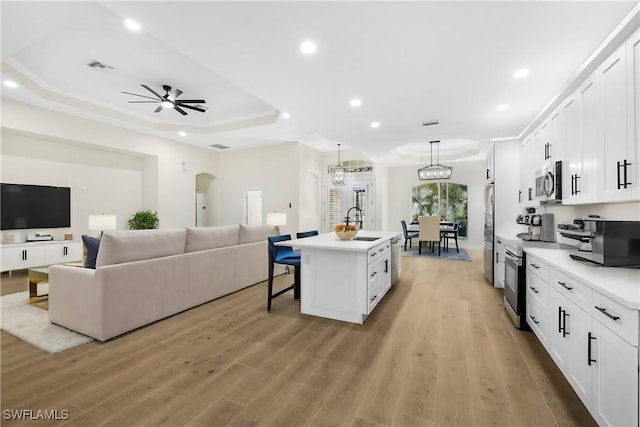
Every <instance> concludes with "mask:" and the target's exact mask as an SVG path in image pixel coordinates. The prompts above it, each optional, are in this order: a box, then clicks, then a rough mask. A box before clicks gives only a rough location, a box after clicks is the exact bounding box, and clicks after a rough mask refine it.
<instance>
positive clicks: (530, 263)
mask: <svg viewBox="0 0 640 427" xmlns="http://www.w3.org/2000/svg"><path fill="white" fill-rule="evenodd" d="M531 273H533V274H535V275H537V276H538V277H540V278H541V279H542V280H543V281H545V282H548V281H549V266H548V265H547V264H545V263H544V262H543V261H540V259H539V258H536V257H535V256H532V255H529V254H527V276H529V275H530V274H531Z"/></svg>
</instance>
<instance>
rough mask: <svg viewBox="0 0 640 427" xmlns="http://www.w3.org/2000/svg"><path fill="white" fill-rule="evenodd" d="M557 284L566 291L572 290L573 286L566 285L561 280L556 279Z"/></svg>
mask: <svg viewBox="0 0 640 427" xmlns="http://www.w3.org/2000/svg"><path fill="white" fill-rule="evenodd" d="M558 285H560V286H562V287H563V288H565V289H566V290H568V291H573V288H572V287H571V286H567V283H566V282H561V281H559V280H558Z"/></svg>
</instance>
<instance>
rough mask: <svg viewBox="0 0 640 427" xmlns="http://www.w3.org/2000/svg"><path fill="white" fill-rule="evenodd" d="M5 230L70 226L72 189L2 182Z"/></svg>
mask: <svg viewBox="0 0 640 427" xmlns="http://www.w3.org/2000/svg"><path fill="white" fill-rule="evenodd" d="M0 186H1V187H2V188H1V191H0V206H1V208H0V222H1V223H2V224H1V227H0V228H1V229H2V230H19V229H22V230H23V229H29V228H62V227H70V226H71V189H70V188H69V187H50V186H46V185H26V184H7V183H4V182H3V183H2V184H0Z"/></svg>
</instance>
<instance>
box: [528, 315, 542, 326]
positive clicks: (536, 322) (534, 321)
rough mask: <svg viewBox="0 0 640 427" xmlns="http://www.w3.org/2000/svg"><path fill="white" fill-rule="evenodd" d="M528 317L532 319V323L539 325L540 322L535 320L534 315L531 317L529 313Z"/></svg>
mask: <svg viewBox="0 0 640 427" xmlns="http://www.w3.org/2000/svg"><path fill="white" fill-rule="evenodd" d="M529 319H531V320H533V323H535V324H536V325H539V324H540V322H538V321H537V320H536V318H535V317H533V316H531V315H530V316H529Z"/></svg>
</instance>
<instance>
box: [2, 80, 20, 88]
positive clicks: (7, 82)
mask: <svg viewBox="0 0 640 427" xmlns="http://www.w3.org/2000/svg"><path fill="white" fill-rule="evenodd" d="M2 83H3V84H4V85H5V86H6V87H11V88H16V87H18V83H16V82H14V81H13V80H5V81H4V82H2Z"/></svg>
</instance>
